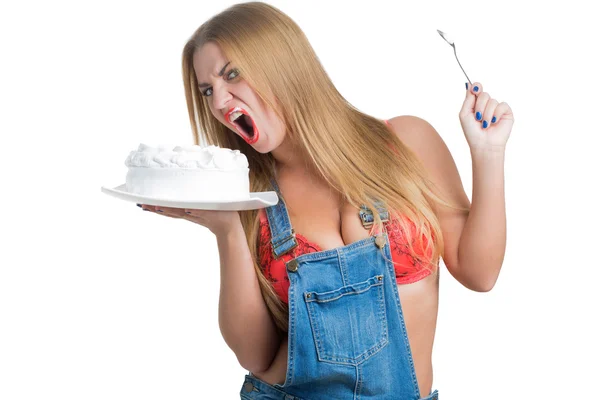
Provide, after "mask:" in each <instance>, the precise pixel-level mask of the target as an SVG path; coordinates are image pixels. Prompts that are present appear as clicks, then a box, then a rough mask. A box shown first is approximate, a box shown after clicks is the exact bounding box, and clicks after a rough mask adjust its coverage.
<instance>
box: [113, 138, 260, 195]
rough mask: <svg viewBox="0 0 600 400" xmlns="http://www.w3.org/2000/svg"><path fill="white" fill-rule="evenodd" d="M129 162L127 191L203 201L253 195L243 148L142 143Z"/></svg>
mask: <svg viewBox="0 0 600 400" xmlns="http://www.w3.org/2000/svg"><path fill="white" fill-rule="evenodd" d="M125 165H126V166H127V167H128V169H129V170H128V172H127V177H126V179H125V185H126V188H127V190H128V191H129V192H131V193H135V194H139V195H142V196H149V197H154V198H161V199H172V200H183V201H199V202H205V201H206V202H210V201H215V202H219V201H230V200H232V201H235V200H246V199H248V198H250V182H249V178H248V174H249V171H250V170H249V168H248V159H247V158H246V156H245V155H244V154H242V153H240V151H239V150H231V149H226V148H221V147H218V146H213V145H211V146H207V147H202V146H198V145H190V146H177V147H175V148H174V149H173V150H169V149H168V148H167V147H165V146H159V147H151V146H148V145H145V144H140V145H139V147H138V149H137V150H134V151H132V152H131V153H129V156H127V159H126V160H125Z"/></svg>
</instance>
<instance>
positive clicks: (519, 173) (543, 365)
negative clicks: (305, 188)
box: [0, 0, 600, 400]
mask: <svg viewBox="0 0 600 400" xmlns="http://www.w3.org/2000/svg"><path fill="white" fill-rule="evenodd" d="M270 3H271V4H273V5H275V6H276V7H278V8H280V9H281V10H283V11H284V12H286V13H287V14H288V15H290V16H291V17H292V18H293V19H294V20H295V21H296V22H297V23H298V24H299V25H300V27H301V28H302V29H303V30H304V32H305V33H306V35H307V36H308V38H309V40H310V41H311V43H312V45H313V46H314V48H315V50H316V52H317V55H318V56H319V58H320V60H321V61H322V63H323V64H324V66H325V68H326V70H327V72H328V73H329V75H330V76H331V78H332V79H333V81H334V83H335V84H336V86H337V87H338V89H339V90H340V92H341V93H342V95H344V96H345V97H346V98H347V99H348V100H349V101H350V102H351V103H352V104H354V105H355V106H356V107H358V108H359V109H361V110H362V111H364V112H367V113H369V114H371V115H373V116H375V117H377V118H391V117H394V116H397V115H403V114H411V115H417V116H419V117H421V118H424V119H426V120H427V121H429V122H430V123H431V124H432V125H433V126H434V127H435V128H436V129H437V131H438V132H439V133H440V135H441V136H442V137H443V139H444V141H445V142H446V144H447V145H448V147H449V149H450V151H451V153H452V155H453V157H454V160H455V162H456V164H457V166H458V169H459V171H460V175H461V177H462V180H463V183H464V187H465V190H466V192H467V194H468V195H469V198H471V193H472V192H471V190H472V175H471V173H472V170H471V159H470V154H469V150H468V146H467V142H466V140H465V138H464V135H463V132H462V130H461V127H460V124H459V120H458V112H459V110H460V107H461V104H462V102H463V99H464V91H465V82H466V78H465V76H464V74H463V72H462V71H461V69H460V67H459V66H458V63H457V62H456V59H455V57H454V53H453V51H452V48H451V47H450V46H449V45H448V44H447V43H446V42H445V41H444V40H443V39H442V38H441V37H440V36H439V35H438V33H437V32H436V29H440V30H442V31H445V32H447V33H448V34H449V35H450V36H451V37H452V38H453V39H454V41H455V42H456V46H457V53H458V57H459V59H460V62H461V64H462V66H463V67H464V68H465V71H466V72H467V74H468V75H469V78H470V79H471V81H473V82H475V81H479V82H481V83H482V84H483V90H484V91H486V92H489V93H490V95H491V96H492V97H493V98H495V99H497V100H499V101H506V102H507V103H508V104H509V105H510V106H511V107H512V109H513V112H514V117H515V124H514V127H513V131H512V134H511V137H510V139H509V141H508V146H507V150H506V163H505V170H506V179H505V182H506V208H507V216H508V243H507V249H506V257H505V260H504V265H503V269H502V272H501V274H500V278H499V280H498V282H497V285H496V286H495V288H494V289H493V290H492V291H491V292H489V293H475V292H471V291H469V290H468V289H466V288H464V287H462V286H461V285H460V284H458V283H457V282H456V281H454V280H453V278H452V277H451V276H450V275H449V274H448V272H447V271H446V270H445V269H443V270H442V277H441V285H440V286H441V288H440V291H441V294H440V296H441V297H440V313H439V324H438V330H437V336H436V342H435V348H434V360H433V361H434V373H435V377H434V388H437V389H439V390H440V394H441V396H442V398H443V399H452V400H454V399H460V400H466V399H480V398H486V399H513V398H515V399H525V398H529V397H536V398H579V397H583V396H586V397H587V398H594V397H595V396H596V394H595V392H596V389H594V386H593V382H594V380H593V378H595V377H596V375H597V372H598V367H597V363H596V360H597V359H598V357H599V356H600V354H599V351H598V345H597V341H596V339H597V338H598V336H599V332H598V329H597V328H596V326H597V319H598V311H597V306H598V295H597V282H598V278H599V277H600V274H599V273H598V269H599V267H600V263H599V261H598V258H597V257H596V251H597V249H598V239H599V236H600V235H599V234H598V223H599V222H600V221H599V215H598V208H597V202H598V198H597V197H595V196H594V195H593V193H597V191H595V189H597V188H598V181H599V179H598V175H599V172H600V167H599V162H598V151H597V146H598V145H599V144H600V142H599V140H598V134H599V133H600V130H599V129H598V123H597V115H598V105H599V104H598V91H599V89H600V85H599V82H598V75H597V72H598V70H599V69H600V65H599V64H598V61H594V58H596V57H595V55H596V56H597V54H598V46H599V44H598V39H599V35H598V33H597V32H596V31H595V30H594V29H593V26H594V25H595V24H596V22H597V20H596V19H595V18H594V13H592V10H591V8H586V6H583V4H584V2H583V1H582V2H577V1H569V2H568V4H567V5H566V6H561V8H558V7H556V6H553V5H551V4H550V3H549V2H545V3H538V2H530V3H524V2H522V1H520V2H516V1H503V2H485V3H484V2H480V1H454V2H441V1H440V2H427V1H421V2H416V1H403V2H390V1H375V0H370V1H368V2H364V1H356V2H349V1H335V2H334V1H329V2H325V1H303V2H286V1H271V2H270ZM17 4H18V5H17ZM17 4H15V3H12V4H10V5H6V4H5V3H3V5H2V6H1V8H0V43H1V47H0V57H1V62H0V132H1V134H2V135H1V138H2V139H1V146H2V149H1V156H0V160H1V161H0V163H1V164H0V165H1V166H2V168H1V171H2V172H1V174H2V176H1V180H0V184H1V186H0V191H1V193H2V194H1V195H0V202H1V203H0V205H1V208H2V209H1V211H2V218H1V222H0V229H1V232H0V233H1V242H0V246H1V252H0V257H1V258H0V262H1V269H0V398H1V399H3V400H16V399H63V400H66V399H115V400H116V399H235V398H239V395H238V393H239V390H240V388H241V385H242V383H243V381H244V374H245V373H246V371H245V370H244V369H242V368H241V367H240V366H239V364H238V362H237V359H236V357H235V355H234V354H233V352H232V351H231V350H230V349H229V348H228V347H227V346H226V344H225V342H224V341H223V339H222V337H221V334H220V331H219V328H218V323H217V306H218V296H219V279H220V276H219V258H218V252H217V248H216V241H215V238H214V236H213V234H212V233H211V232H210V231H209V230H208V229H206V228H204V227H202V226H199V225H195V224H192V223H190V222H188V221H183V220H173V219H170V218H166V217H163V216H160V215H156V214H152V213H149V212H144V211H142V210H141V209H139V208H138V207H136V206H135V204H134V203H129V202H124V201H121V200H117V199H115V198H112V197H109V196H107V195H105V194H103V193H101V192H100V187H101V186H110V187H114V186H117V185H119V184H121V183H124V179H125V174H126V167H125V166H124V160H125V158H126V156H127V155H128V153H129V151H130V150H133V149H135V148H136V147H137V145H138V144H139V143H140V142H144V143H148V144H153V145H155V144H160V143H166V144H191V143H192V135H191V129H190V126H189V123H188V119H187V111H186V107H185V99H184V93H183V85H182V79H181V51H182V48H183V45H184V43H185V42H186V40H187V39H188V38H189V36H190V35H191V34H192V33H193V32H194V30H195V29H196V28H197V27H198V26H200V24H201V23H203V22H204V21H205V20H207V19H208V18H210V17H211V16H212V15H214V14H216V13H218V12H220V11H222V10H223V9H225V8H226V7H228V6H229V5H231V4H234V3H233V2H229V1H211V2H208V1H171V2H169V4H167V2H150V1H143V2H142V1H139V2H133V1H123V2H121V1H119V2H117V1H102V2H64V1H62V2H42V1H38V2H19V3H17ZM562 7H564V8H562ZM596 60H597V58H596Z"/></svg>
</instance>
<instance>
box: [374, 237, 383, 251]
mask: <svg viewBox="0 0 600 400" xmlns="http://www.w3.org/2000/svg"><path fill="white" fill-rule="evenodd" d="M375 244H376V245H377V247H379V248H380V249H382V248H383V246H385V237H384V236H383V235H378V236H377V237H376V238H375Z"/></svg>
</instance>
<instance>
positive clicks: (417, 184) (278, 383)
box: [143, 2, 513, 399]
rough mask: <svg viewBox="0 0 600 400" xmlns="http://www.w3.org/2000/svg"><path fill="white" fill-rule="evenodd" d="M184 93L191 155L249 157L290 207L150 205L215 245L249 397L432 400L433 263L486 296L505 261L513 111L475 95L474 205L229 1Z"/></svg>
mask: <svg viewBox="0 0 600 400" xmlns="http://www.w3.org/2000/svg"><path fill="white" fill-rule="evenodd" d="M368 77H369V78H370V79H373V80H377V79H379V78H378V77H377V76H375V75H371V73H370V72H369V75H368ZM369 78H367V79H369ZM183 79H184V85H185V93H186V99H187V106H188V112H189V117H190V122H191V125H192V129H193V133H194V141H195V143H196V144H199V143H200V135H203V138H204V142H205V143H207V144H215V145H218V146H221V147H226V148H231V149H239V150H240V151H242V152H243V153H244V154H245V155H246V156H247V157H248V161H249V164H250V190H251V191H252V192H260V191H269V190H276V191H277V193H278V195H279V197H280V201H279V203H278V204H277V205H275V206H273V207H268V208H266V209H261V210H251V211H240V212H236V211H207V210H184V209H175V208H166V207H153V206H147V205H144V206H143V208H144V209H146V210H150V211H156V212H160V213H162V215H166V216H169V217H175V218H184V219H187V220H189V221H192V222H195V223H198V224H201V225H203V226H206V227H208V228H209V229H210V230H211V231H212V232H213V233H214V234H215V235H216V238H217V244H218V249H219V254H220V260H221V271H220V272H221V293H220V301H219V325H220V329H221V332H222V335H223V338H224V339H225V341H226V343H227V344H228V346H229V347H230V348H231V349H232V350H233V351H234V352H235V354H236V356H237V358H238V360H239V362H240V364H241V366H242V367H244V368H246V369H247V370H248V371H249V372H250V373H249V374H248V375H246V378H245V382H244V384H243V386H242V389H241V391H240V395H241V397H242V398H244V399H261V398H269V399H274V398H278V399H296V398H299V399H330V398H332V399H333V398H335V399H346V398H348V399H351V398H358V397H360V398H363V399H366V398H369V399H371V398H373V399H387V398H394V399H398V398H400V399H420V398H426V399H436V398H437V391H433V392H432V381H433V373H432V365H431V353H432V347H433V339H434V333H435V327H436V319H437V310H438V277H439V271H438V268H437V267H438V263H439V258H440V257H443V259H444V264H445V265H446V266H447V267H448V269H449V271H450V273H451V274H452V275H453V276H454V277H455V278H456V279H457V280H458V281H459V282H461V283H462V284H463V285H464V286H465V287H467V288H469V289H472V290H476V291H488V290H490V289H491V288H492V287H493V286H494V284H495V282H496V279H497V277H498V274H499V271H500V268H501V265H502V260H503V257H504V248H505V240H506V228H505V224H506V223H505V212H504V193H503V160H504V149H505V144H506V141H507V140H508V137H509V134H510V131H511V128H512V123H513V119H512V113H511V110H510V108H509V106H508V105H507V104H506V103H500V104H498V102H497V101H495V100H494V99H492V98H490V96H489V95H488V94H487V93H485V92H483V88H482V86H481V84H479V83H475V84H474V85H473V86H469V85H467V93H466V97H465V101H464V104H463V107H462V109H461V110H460V113H459V117H460V122H461V125H462V128H463V131H464V133H465V137H466V139H467V142H468V144H469V146H470V149H471V155H472V159H473V174H474V178H473V204H472V205H471V204H470V203H469V199H468V198H467V196H466V194H465V192H464V189H463V187H462V183H461V180H460V177H459V175H458V171H457V169H456V166H455V164H454V161H453V159H452V156H451V155H450V153H449V151H448V149H447V147H446V146H445V144H444V142H443V140H442V139H441V138H440V136H439V135H438V133H437V132H436V131H435V129H433V127H432V126H431V125H430V124H428V123H427V122H426V121H425V120H423V119H421V118H418V117H414V116H400V117H395V118H391V119H390V120H388V121H381V120H378V119H376V118H373V117H371V116H369V115H366V114H364V113H362V112H360V111H358V110H357V109H355V108H354V107H353V106H352V105H350V104H349V103H348V102H347V101H346V100H345V99H344V98H343V97H342V96H341V95H340V93H338V91H337V90H336V89H335V87H334V86H333V84H332V83H331V81H330V79H329V77H328V76H327V74H326V72H325V71H324V69H323V67H322V66H321V64H320V62H319V60H318V58H317V56H316V55H315V53H314V51H313V49H312V47H311V46H310V44H309V42H308V41H307V39H306V37H305V36H304V34H303V33H302V31H301V30H300V28H299V27H298V26H297V25H296V24H295V23H294V21H292V20H291V19H290V18H289V17H288V16H286V15H285V14H284V13H282V12H281V11H279V10H278V9H276V8H275V7H272V6H270V5H267V4H264V3H257V2H253V3H244V4H237V5H234V6H232V7H230V8H228V9H227V10H225V11H223V12H221V13H220V14H218V15H216V16H214V17H213V18H211V19H210V20H208V21H207V22H205V23H204V24H203V25H202V26H200V27H199V28H198V29H197V30H196V32H195V33H194V34H193V35H192V37H191V38H190V39H189V41H188V42H187V44H186V45H185V48H184V50H183ZM236 107H237V108H238V109H237V110H241V112H242V114H244V115H240V114H239V113H236V112H234V110H235V109H236ZM236 118H237V119H236ZM232 119H235V121H232ZM295 232H300V233H301V234H300V233H295Z"/></svg>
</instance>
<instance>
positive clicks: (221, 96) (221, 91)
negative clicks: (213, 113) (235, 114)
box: [212, 82, 233, 110]
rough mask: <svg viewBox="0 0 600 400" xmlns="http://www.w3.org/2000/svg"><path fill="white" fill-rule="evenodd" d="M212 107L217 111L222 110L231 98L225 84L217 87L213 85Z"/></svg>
mask: <svg viewBox="0 0 600 400" xmlns="http://www.w3.org/2000/svg"><path fill="white" fill-rule="evenodd" d="M212 98H213V107H214V108H215V109H217V110H222V109H224V108H225V107H226V106H227V104H228V103H229V102H230V101H231V99H232V98H233V95H232V94H231V92H230V91H229V88H228V86H227V83H225V82H223V83H221V84H219V85H213V93H212Z"/></svg>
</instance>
